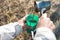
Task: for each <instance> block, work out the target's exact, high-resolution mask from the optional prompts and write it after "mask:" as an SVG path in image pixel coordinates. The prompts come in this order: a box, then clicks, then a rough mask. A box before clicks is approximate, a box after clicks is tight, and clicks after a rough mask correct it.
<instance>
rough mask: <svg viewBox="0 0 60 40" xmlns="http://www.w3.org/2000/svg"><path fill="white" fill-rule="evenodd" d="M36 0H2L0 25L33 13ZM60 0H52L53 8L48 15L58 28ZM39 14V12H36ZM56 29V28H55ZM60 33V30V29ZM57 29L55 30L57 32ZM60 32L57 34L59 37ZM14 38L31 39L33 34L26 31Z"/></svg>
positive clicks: (18, 39)
mask: <svg viewBox="0 0 60 40" xmlns="http://www.w3.org/2000/svg"><path fill="white" fill-rule="evenodd" d="M34 1H35V0H0V26H2V25H5V24H8V23H10V22H16V21H18V20H19V19H21V18H22V17H23V16H25V15H26V14H29V13H33V10H32V9H33V7H34ZM59 11H60V0H51V9H50V10H49V11H48V12H47V14H48V17H50V18H51V20H52V21H53V22H54V24H55V25H56V30H58V28H60V27H59V26H60V12H59ZM36 14H38V13H36ZM54 31H55V30H54ZM58 32H59V33H60V31H59V30H58ZM56 33H57V31H56V32H55V34H56ZM58 35H60V34H56V36H57V37H58ZM14 40H31V36H30V35H29V34H28V33H27V32H26V31H24V32H22V33H21V34H19V35H18V36H16V37H15V38H14Z"/></svg>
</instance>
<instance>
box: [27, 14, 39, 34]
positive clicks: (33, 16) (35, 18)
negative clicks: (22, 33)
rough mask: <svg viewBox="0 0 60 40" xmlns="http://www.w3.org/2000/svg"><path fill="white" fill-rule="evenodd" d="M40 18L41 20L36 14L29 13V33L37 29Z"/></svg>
mask: <svg viewBox="0 0 60 40" xmlns="http://www.w3.org/2000/svg"><path fill="white" fill-rule="evenodd" d="M38 20H39V17H38V15H36V14H29V15H28V16H27V17H26V25H27V26H28V27H30V29H26V30H27V32H28V33H31V31H34V30H35V29H36V26H37V24H38Z"/></svg>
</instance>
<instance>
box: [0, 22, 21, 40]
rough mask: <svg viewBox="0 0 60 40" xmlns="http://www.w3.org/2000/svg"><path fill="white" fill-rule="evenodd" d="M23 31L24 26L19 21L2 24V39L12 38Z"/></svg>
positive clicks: (0, 35) (0, 38)
mask: <svg viewBox="0 0 60 40" xmlns="http://www.w3.org/2000/svg"><path fill="white" fill-rule="evenodd" d="M21 32H22V26H21V25H19V24H18V23H17V22H15V23H9V24H7V25H4V26H0V40H12V39H13V38H14V37H15V36H16V35H18V34H19V33H21Z"/></svg>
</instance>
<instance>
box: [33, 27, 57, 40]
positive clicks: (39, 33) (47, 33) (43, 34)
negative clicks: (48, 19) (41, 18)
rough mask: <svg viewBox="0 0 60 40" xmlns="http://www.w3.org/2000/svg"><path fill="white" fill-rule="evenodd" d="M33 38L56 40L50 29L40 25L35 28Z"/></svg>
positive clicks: (37, 39)
mask: <svg viewBox="0 0 60 40" xmlns="http://www.w3.org/2000/svg"><path fill="white" fill-rule="evenodd" d="M33 39H34V40H56V37H55V35H54V33H53V32H52V30H50V29H49V28H47V27H41V28H38V29H36V34H35V37H34V38H33Z"/></svg>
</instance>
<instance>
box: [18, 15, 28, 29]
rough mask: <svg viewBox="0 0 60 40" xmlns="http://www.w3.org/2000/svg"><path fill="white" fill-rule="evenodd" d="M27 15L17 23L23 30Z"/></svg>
mask: <svg viewBox="0 0 60 40" xmlns="http://www.w3.org/2000/svg"><path fill="white" fill-rule="evenodd" d="M27 16H28V15H25V16H24V17H23V18H21V19H20V20H19V21H18V23H19V24H20V25H21V26H22V28H23V29H24V28H25V19H26V17H27Z"/></svg>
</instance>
